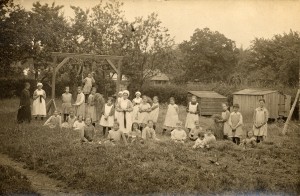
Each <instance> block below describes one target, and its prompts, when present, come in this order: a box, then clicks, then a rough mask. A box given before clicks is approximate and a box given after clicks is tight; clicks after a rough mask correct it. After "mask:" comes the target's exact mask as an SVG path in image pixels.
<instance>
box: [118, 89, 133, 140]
mask: <svg viewBox="0 0 300 196" xmlns="http://www.w3.org/2000/svg"><path fill="white" fill-rule="evenodd" d="M128 96H129V91H128V90H124V91H123V98H122V99H121V100H120V102H119V103H118V105H117V111H118V112H119V117H118V122H119V125H120V130H121V131H122V132H123V133H124V134H125V135H127V134H128V133H129V132H130V131H131V126H132V110H133V106H132V103H131V101H130V100H129V99H128Z"/></svg>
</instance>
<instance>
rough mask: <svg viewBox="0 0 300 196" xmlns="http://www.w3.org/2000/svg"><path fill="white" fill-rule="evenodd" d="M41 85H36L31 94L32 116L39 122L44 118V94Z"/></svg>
mask: <svg viewBox="0 0 300 196" xmlns="http://www.w3.org/2000/svg"><path fill="white" fill-rule="evenodd" d="M42 87H43V84H42V83H40V82H39V83H37V89H36V90H35V91H34V93H33V103H32V115H33V116H34V117H35V119H37V118H38V117H40V118H41V120H43V119H44V117H45V116H46V102H45V99H46V92H45V91H44V90H43V89H42Z"/></svg>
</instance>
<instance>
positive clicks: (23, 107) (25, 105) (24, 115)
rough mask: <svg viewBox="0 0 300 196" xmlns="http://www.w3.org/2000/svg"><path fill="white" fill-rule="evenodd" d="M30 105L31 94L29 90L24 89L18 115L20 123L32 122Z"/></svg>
mask: <svg viewBox="0 0 300 196" xmlns="http://www.w3.org/2000/svg"><path fill="white" fill-rule="evenodd" d="M30 104H31V103H30V92H29V90H27V89H24V90H23V91H22V93H21V96H20V107H19V110H18V115H17V121H18V123H23V122H24V121H28V122H30V121H31V108H30Z"/></svg>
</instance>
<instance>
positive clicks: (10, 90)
mask: <svg viewBox="0 0 300 196" xmlns="http://www.w3.org/2000/svg"><path fill="white" fill-rule="evenodd" d="M25 82H29V83H30V85H31V86H36V81H35V80H33V79H12V78H0V89H1V90H2V91H1V94H0V98H1V99H3V98H11V97H14V96H19V95H20V94H21V92H22V90H23V89H24V84H25ZM30 90H31V92H32V93H33V91H34V88H31V89H30Z"/></svg>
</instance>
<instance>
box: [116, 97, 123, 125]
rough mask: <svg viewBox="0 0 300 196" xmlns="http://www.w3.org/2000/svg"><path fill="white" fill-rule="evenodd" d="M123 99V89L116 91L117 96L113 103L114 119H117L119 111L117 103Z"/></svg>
mask: <svg viewBox="0 0 300 196" xmlns="http://www.w3.org/2000/svg"><path fill="white" fill-rule="evenodd" d="M122 99H123V91H120V92H119V93H118V97H117V99H116V103H115V119H116V120H117V121H119V116H120V112H119V111H118V105H119V104H120V102H121V100H122Z"/></svg>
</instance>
